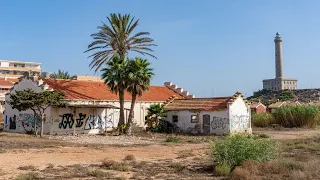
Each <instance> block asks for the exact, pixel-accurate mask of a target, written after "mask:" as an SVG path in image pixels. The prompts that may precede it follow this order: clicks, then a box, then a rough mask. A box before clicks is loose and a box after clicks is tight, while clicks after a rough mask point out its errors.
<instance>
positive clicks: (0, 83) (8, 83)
mask: <svg viewBox="0 0 320 180" xmlns="http://www.w3.org/2000/svg"><path fill="white" fill-rule="evenodd" d="M18 81H19V80H18V79H13V78H7V80H6V79H5V78H0V86H13V84H14V83H16V82H18Z"/></svg>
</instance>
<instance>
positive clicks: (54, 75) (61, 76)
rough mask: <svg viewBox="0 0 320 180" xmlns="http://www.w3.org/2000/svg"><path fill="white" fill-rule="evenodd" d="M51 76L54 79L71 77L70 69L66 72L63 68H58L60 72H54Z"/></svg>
mask: <svg viewBox="0 0 320 180" xmlns="http://www.w3.org/2000/svg"><path fill="white" fill-rule="evenodd" d="M51 78H54V79H70V75H69V73H68V71H66V72H64V71H62V70H60V69H59V70H58V73H54V74H52V75H51Z"/></svg>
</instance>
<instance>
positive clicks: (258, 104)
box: [250, 102, 265, 109]
mask: <svg viewBox="0 0 320 180" xmlns="http://www.w3.org/2000/svg"><path fill="white" fill-rule="evenodd" d="M258 106H264V107H265V105H263V104H262V103H257V102H253V103H251V104H250V108H251V109H255V108H257V107H258Z"/></svg>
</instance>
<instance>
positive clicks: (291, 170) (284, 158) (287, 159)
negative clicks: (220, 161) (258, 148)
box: [231, 136, 320, 180]
mask: <svg viewBox="0 0 320 180" xmlns="http://www.w3.org/2000/svg"><path fill="white" fill-rule="evenodd" d="M281 144H282V153H281V155H280V157H279V159H277V160H274V161H271V162H266V163H261V162H257V161H245V162H243V163H242V165H241V167H240V168H238V169H237V170H236V171H237V172H232V173H231V179H248V180H251V179H264V180H269V179H270V180H273V179H288V180H289V179H290V180H292V179H293V180H298V179H299V180H300V179H301V180H302V179H320V168H318V166H319V164H320V158H319V155H320V136H317V137H312V138H306V139H296V140H285V141H281ZM234 171H235V170H234ZM247 172H249V175H248V173H247Z"/></svg>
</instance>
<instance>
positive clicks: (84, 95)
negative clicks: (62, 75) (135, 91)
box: [43, 79, 183, 101]
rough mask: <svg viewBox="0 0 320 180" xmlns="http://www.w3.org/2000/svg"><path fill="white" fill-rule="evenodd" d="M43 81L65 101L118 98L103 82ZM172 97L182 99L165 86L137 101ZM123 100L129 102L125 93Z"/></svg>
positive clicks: (147, 93) (153, 90)
mask: <svg viewBox="0 0 320 180" xmlns="http://www.w3.org/2000/svg"><path fill="white" fill-rule="evenodd" d="M43 81H44V82H45V83H46V84H48V85H49V87H50V88H53V89H54V90H56V91H58V92H64V93H65V94H66V96H65V98H66V99H71V100H72V99H73V100H75V99H79V100H108V101H111V100H118V99H119V96H118V95H117V94H115V93H112V92H111V91H110V88H109V87H108V86H106V85H105V84H104V83H103V82H93V81H81V80H58V79H43ZM173 95H175V96H176V97H177V98H183V97H182V96H181V95H179V94H178V93H176V92H174V91H172V90H171V89H169V88H167V87H165V86H150V88H149V91H148V92H145V93H144V94H143V95H142V96H141V97H137V101H166V100H167V99H168V98H170V97H171V96H173ZM124 98H125V100H131V94H129V93H127V92H126V93H125V96H124Z"/></svg>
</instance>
